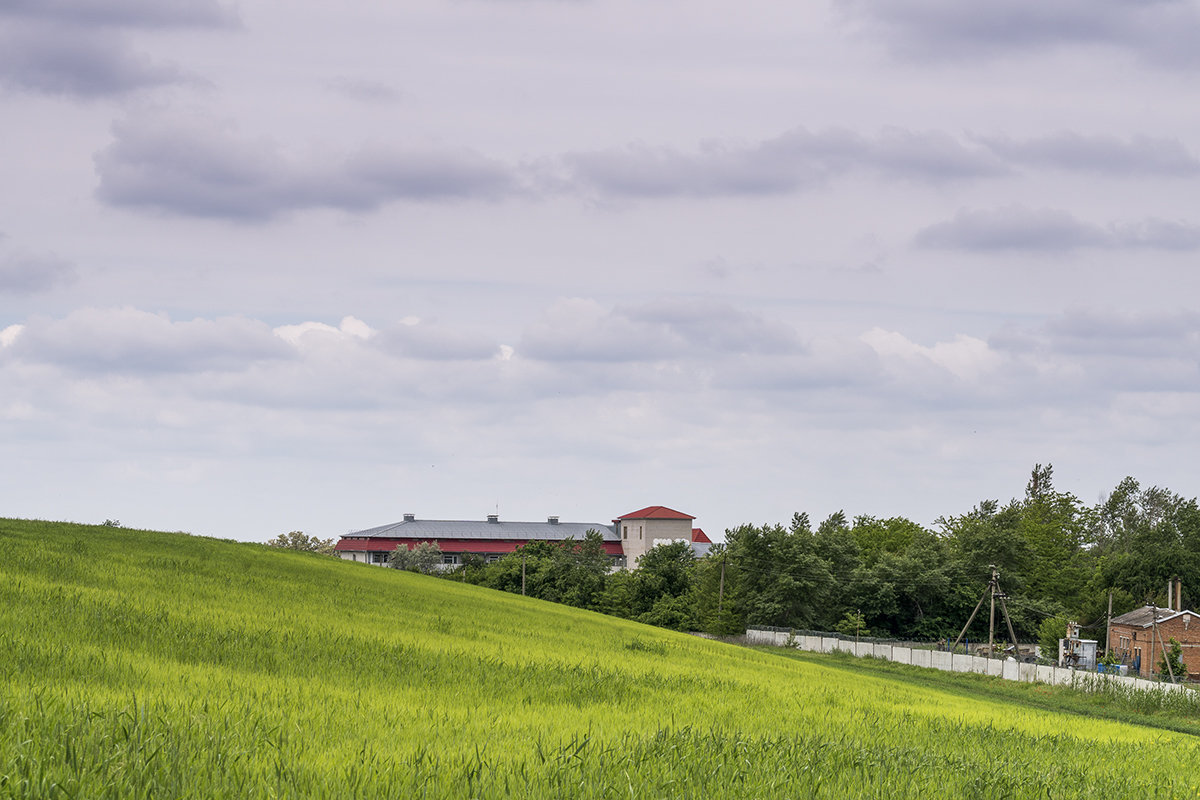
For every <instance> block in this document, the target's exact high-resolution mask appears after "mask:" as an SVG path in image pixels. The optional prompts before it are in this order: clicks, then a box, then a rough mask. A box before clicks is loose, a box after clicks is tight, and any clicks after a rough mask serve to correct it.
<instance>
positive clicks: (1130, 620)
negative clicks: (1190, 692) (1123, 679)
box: [1108, 606, 1200, 680]
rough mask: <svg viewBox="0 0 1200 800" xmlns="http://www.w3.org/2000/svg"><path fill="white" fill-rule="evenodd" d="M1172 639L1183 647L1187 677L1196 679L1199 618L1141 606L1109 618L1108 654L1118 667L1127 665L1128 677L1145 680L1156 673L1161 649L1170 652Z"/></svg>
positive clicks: (1198, 674) (1199, 668)
mask: <svg viewBox="0 0 1200 800" xmlns="http://www.w3.org/2000/svg"><path fill="white" fill-rule="evenodd" d="M1155 622H1157V623H1158V631H1157V632H1155V630H1154V628H1155ZM1160 637H1161V643H1160ZM1172 639H1174V640H1175V641H1177V642H1179V643H1180V644H1181V645H1182V646H1183V664H1184V666H1185V667H1186V668H1187V672H1188V677H1190V678H1192V679H1193V680H1195V679H1200V614H1197V613H1196V612H1195V611H1174V610H1172V609H1169V608H1155V607H1154V606H1142V607H1141V608H1135V609H1134V610H1133V611H1130V612H1129V613H1127V614H1122V615H1121V616H1119V617H1113V619H1112V627H1111V630H1110V632H1109V635H1108V652H1110V653H1114V654H1116V656H1117V657H1118V658H1120V659H1121V663H1122V664H1128V665H1129V672H1130V674H1131V675H1132V674H1138V675H1140V676H1141V677H1143V678H1149V677H1152V676H1153V675H1154V674H1155V673H1157V672H1158V661H1159V659H1160V658H1162V654H1163V645H1164V644H1165V645H1166V646H1167V647H1168V648H1170V646H1171V640H1172Z"/></svg>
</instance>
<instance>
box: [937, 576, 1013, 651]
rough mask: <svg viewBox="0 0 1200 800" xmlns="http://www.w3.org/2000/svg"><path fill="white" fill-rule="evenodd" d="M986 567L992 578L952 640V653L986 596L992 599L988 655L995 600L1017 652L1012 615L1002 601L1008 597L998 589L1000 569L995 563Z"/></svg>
mask: <svg viewBox="0 0 1200 800" xmlns="http://www.w3.org/2000/svg"><path fill="white" fill-rule="evenodd" d="M988 567H989V568H990V569H991V570H992V579H991V580H990V581H988V585H987V588H986V589H984V590H983V594H982V595H980V597H979V602H978V603H976V604H975V610H974V611H972V612H971V616H970V617H969V618H968V619H967V624H966V625H963V627H962V630H961V631H960V632H959V634H958V638H957V639H955V640H954V645H953V646H952V647H951V648H950V652H951V653H953V652H954V651H955V650H956V649H957V648H958V644H959V642H961V641H962V640H963V636H965V635H966V634H967V628H970V627H971V623H972V622H974V621H975V616H976V615H977V614H978V613H979V609H981V608H983V601H984V600H987V599H988V597H991V599H992V609H991V621H990V622H989V624H988V655H989V656H990V655H991V653H992V648H993V647H994V634H995V628H996V601H997V600H999V601H1000V610H1001V611H1002V612H1003V613H1004V622H1005V623H1006V624H1007V625H1008V635H1009V637H1011V638H1012V644H1013V651H1014V652H1016V653H1018V654H1019V650H1018V649H1017V634H1016V633H1014V632H1013V626H1012V617H1010V616H1009V615H1008V604H1007V603H1005V602H1004V601H1005V600H1006V599H1007V598H1008V595H1006V594H1005V593H1004V592H1002V591H1000V570H999V569H997V568H996V565H995V564H989V565H988Z"/></svg>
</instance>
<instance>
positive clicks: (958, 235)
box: [915, 206, 1200, 252]
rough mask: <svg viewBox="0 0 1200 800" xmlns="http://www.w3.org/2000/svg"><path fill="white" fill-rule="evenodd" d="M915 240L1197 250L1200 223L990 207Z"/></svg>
mask: <svg viewBox="0 0 1200 800" xmlns="http://www.w3.org/2000/svg"><path fill="white" fill-rule="evenodd" d="M915 242H916V244H918V245H920V246H922V247H930V248H938V249H950V250H979V251H985V252H986V251H1008V250H1043V251H1059V252H1062V251H1068V250H1076V249H1080V248H1088V247H1100V248H1117V249H1144V250H1195V249H1197V248H1200V226H1196V225H1192V224H1189V223H1186V222H1178V221H1169V220H1160V219H1147V220H1143V221H1142V222H1138V223H1121V224H1112V225H1109V226H1107V227H1102V226H1099V225H1093V224H1090V223H1086V222H1082V221H1080V220H1078V219H1076V218H1075V217H1074V216H1073V215H1071V214H1070V213H1068V212H1066V211H1062V210H1059V209H1046V208H1043V209H1028V208H1024V207H1021V206H1007V207H1004V208H998V209H993V210H988V211H960V212H958V214H956V215H955V216H954V218H953V219H951V220H948V221H946V222H939V223H936V224H933V225H930V226H928V227H926V228H924V229H923V230H921V231H919V232H918V233H917V235H916V238H915Z"/></svg>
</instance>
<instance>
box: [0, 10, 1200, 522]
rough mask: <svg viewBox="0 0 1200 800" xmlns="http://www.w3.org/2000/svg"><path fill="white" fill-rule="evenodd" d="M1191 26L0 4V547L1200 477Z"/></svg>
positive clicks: (832, 502) (773, 513) (946, 13)
mask: <svg viewBox="0 0 1200 800" xmlns="http://www.w3.org/2000/svg"><path fill="white" fill-rule="evenodd" d="M1198 41H1200V4H1198V3H1197V2H1195V0H1154V2H1131V0H1086V2H1085V0H1059V2H1055V3H1051V4H1047V3H1044V2H1040V0H996V2H992V3H989V4H986V5H979V4H964V3H962V2H960V0H832V1H831V2H814V3H802V4H785V3H779V2H764V0H743V2H739V3H727V2H713V1H712V0H686V2H684V1H683V0H406V2H404V3H386V4H385V3H374V2H371V3H368V2H363V1H362V0H347V2H344V3H336V4H334V3H328V2H315V0H287V2H283V1H282V0H240V2H225V0H108V1H107V2H96V1H95V0H0V107H2V108H3V117H2V119H3V124H0V183H2V185H3V191H0V516H10V517H24V518H38V519H52V520H71V521H78V522H90V523H99V522H102V521H104V520H106V519H113V520H120V522H121V523H122V524H124V525H126V526H130V527H141V528H154V529H162V530H184V531H189V532H192V533H196V534H203V535H209V536H219V537H223V538H233V539H241V540H251V541H263V540H265V539H267V538H270V537H272V536H276V535H278V534H280V533H283V532H286V531H290V530H303V531H306V532H308V533H310V534H312V535H315V536H319V537H322V538H325V537H336V536H339V535H342V534H345V533H347V532H349V531H351V530H356V529H361V528H366V527H371V526H375V525H381V524H385V523H388V522H393V521H396V520H399V519H400V518H401V516H402V515H403V514H405V513H414V514H416V515H417V516H418V517H424V518H434V519H483V518H484V517H485V516H486V515H488V514H493V513H498V514H499V515H500V518H501V519H512V520H538V519H544V518H545V517H546V516H549V515H558V516H560V517H561V518H562V519H564V520H571V521H584V522H592V521H595V522H607V521H609V520H612V519H613V518H614V517H616V516H618V515H621V514H624V513H627V512H630V511H633V510H635V509H639V508H642V507H644V506H649V505H665V506H669V507H671V508H675V509H678V510H680V511H683V512H685V513H687V514H691V515H694V516H695V517H696V518H697V520H696V524H697V525H699V526H700V527H703V528H704V529H705V530H706V531H707V532H709V534H710V535H712V536H713V537H714V538H720V536H721V533H722V532H723V531H724V530H725V529H727V528H730V527H734V526H737V525H740V524H743V523H755V524H761V523H773V522H786V521H788V520H789V519H790V518H791V515H792V513H793V512H795V511H805V512H807V513H809V514H810V516H811V517H812V518H813V519H814V520H820V519H822V518H824V517H826V516H828V515H829V514H831V513H833V512H836V511H838V510H844V511H845V513H846V514H847V515H848V516H850V517H853V516H856V515H859V514H867V515H872V516H878V517H890V516H905V517H909V518H910V519H913V520H915V521H917V522H919V523H921V524H923V525H930V526H932V525H934V523H935V520H936V519H937V518H939V517H941V516H952V515H957V514H962V513H966V512H968V511H969V510H970V509H971V508H972V507H973V506H974V505H975V504H976V503H978V502H979V501H981V500H985V499H999V500H1001V501H1002V502H1003V501H1006V500H1007V499H1009V498H1011V497H1014V496H1020V495H1021V494H1022V493H1023V490H1024V486H1025V482H1026V480H1027V478H1028V475H1029V472H1030V470H1031V468H1032V466H1033V465H1034V464H1035V463H1040V464H1045V463H1052V464H1053V465H1054V468H1055V473H1054V474H1055V479H1056V486H1057V488H1058V489H1059V490H1062V491H1069V492H1072V493H1074V494H1076V495H1077V496H1078V497H1079V498H1080V499H1081V500H1082V501H1083V502H1085V503H1087V504H1093V503H1095V502H1097V501H1098V500H1099V499H1100V498H1101V497H1102V496H1103V495H1104V493H1105V492H1106V491H1109V490H1111V489H1112V488H1113V487H1114V486H1115V485H1116V484H1117V483H1118V482H1119V481H1120V480H1121V479H1122V478H1123V477H1125V476H1126V475H1132V476H1134V477H1135V478H1137V479H1138V480H1139V481H1141V482H1142V483H1143V484H1144V485H1158V486H1164V487H1167V488H1170V489H1171V490H1173V491H1176V492H1178V493H1180V494H1182V495H1184V496H1186V497H1193V496H1196V495H1197V494H1198V493H1200V462H1198V460H1197V458H1196V452H1197V449H1198V446H1200V402H1198V401H1200V371H1198V368H1197V360H1198V358H1200V308H1198V306H1200V301H1198V300H1197V298H1198V297H1200V272H1198V267H1200V264H1198V259H1200V206H1197V204H1196V202H1195V200H1196V198H1197V196H1198V189H1200V104H1197V103H1196V102H1195V98H1196V97H1197V94H1198V91H1197V90H1198V89H1200V47H1197V46H1196V42H1198Z"/></svg>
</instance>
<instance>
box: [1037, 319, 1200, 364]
mask: <svg viewBox="0 0 1200 800" xmlns="http://www.w3.org/2000/svg"><path fill="white" fill-rule="evenodd" d="M1042 334H1043V336H1044V337H1045V338H1046V340H1047V341H1048V342H1049V343H1050V344H1051V346H1052V347H1053V348H1054V349H1056V350H1059V351H1062V352H1068V353H1091V354H1096V355H1105V354H1107V355H1123V356H1137V357H1144V356H1149V357H1153V358H1164V357H1167V356H1190V357H1193V358H1195V357H1200V347H1198V345H1200V314H1196V313H1195V312H1186V311H1180V312H1173V313H1172V312H1168V313H1155V314H1148V313H1122V312H1116V311H1109V312H1101V311H1074V312H1069V313H1066V314H1063V315H1062V316H1060V317H1057V318H1055V319H1052V320H1050V321H1049V322H1047V323H1046V325H1045V326H1044V328H1043V331H1042Z"/></svg>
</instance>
